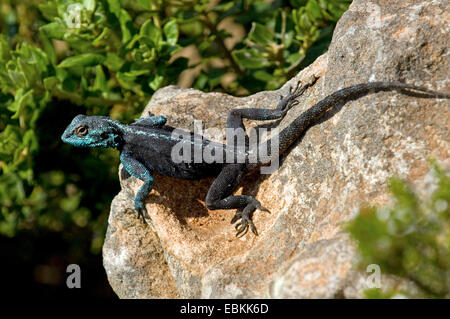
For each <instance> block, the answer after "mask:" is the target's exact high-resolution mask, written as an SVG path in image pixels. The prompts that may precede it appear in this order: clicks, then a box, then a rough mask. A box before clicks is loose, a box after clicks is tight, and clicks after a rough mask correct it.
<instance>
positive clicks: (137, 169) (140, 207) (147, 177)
mask: <svg viewBox="0 0 450 319" xmlns="http://www.w3.org/2000/svg"><path fill="white" fill-rule="evenodd" d="M120 161H121V162H122V164H123V167H124V168H125V169H126V170H127V172H128V173H130V175H132V176H134V177H136V178H139V179H140V180H141V181H143V182H144V184H143V185H142V186H141V188H139V191H138V192H137V194H136V197H135V199H134V207H135V209H136V210H137V212H138V218H139V217H140V216H142V220H143V221H144V223H147V222H146V220H145V217H146V215H147V211H146V209H145V205H144V200H145V197H147V195H148V193H150V191H151V190H152V188H153V177H152V175H151V174H150V171H149V170H148V169H147V168H146V167H145V166H144V164H142V163H141V162H139V161H138V160H136V159H135V158H133V157H132V155H131V153H130V152H127V151H123V152H122V153H121V154H120Z"/></svg>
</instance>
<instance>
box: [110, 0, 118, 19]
mask: <svg viewBox="0 0 450 319" xmlns="http://www.w3.org/2000/svg"><path fill="white" fill-rule="evenodd" d="M106 2H107V3H108V5H109V11H110V12H111V13H112V14H114V15H115V16H116V18H117V19H119V18H120V10H121V7H120V1H119V0H106Z"/></svg>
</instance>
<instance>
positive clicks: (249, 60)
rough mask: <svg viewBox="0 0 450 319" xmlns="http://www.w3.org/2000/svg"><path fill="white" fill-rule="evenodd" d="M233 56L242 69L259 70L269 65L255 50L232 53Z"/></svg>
mask: <svg viewBox="0 0 450 319" xmlns="http://www.w3.org/2000/svg"><path fill="white" fill-rule="evenodd" d="M233 56H234V58H235V59H236V61H238V63H239V64H240V65H241V66H243V67H244V68H249V69H259V68H262V67H265V66H268V65H270V63H269V62H268V61H267V58H265V57H264V56H263V55H262V54H261V53H260V52H259V51H257V50H255V49H242V50H236V51H234V52H233Z"/></svg>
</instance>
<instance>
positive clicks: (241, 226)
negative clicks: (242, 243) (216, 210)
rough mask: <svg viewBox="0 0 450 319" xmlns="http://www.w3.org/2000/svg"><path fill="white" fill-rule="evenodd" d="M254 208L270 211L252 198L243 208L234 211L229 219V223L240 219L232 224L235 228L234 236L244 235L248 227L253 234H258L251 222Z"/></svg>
mask: <svg viewBox="0 0 450 319" xmlns="http://www.w3.org/2000/svg"><path fill="white" fill-rule="evenodd" d="M256 209H259V210H262V211H264V212H268V213H270V211H269V210H268V209H267V208H265V207H264V206H262V205H261V203H260V202H259V201H257V200H256V199H253V201H252V202H251V203H250V204H248V205H247V206H246V207H245V208H244V210H242V211H238V212H236V214H235V215H234V216H233V218H232V219H231V224H234V223H236V222H237V221H238V220H239V219H240V222H239V223H237V224H236V225H235V226H234V228H235V229H236V230H237V233H236V237H242V236H244V235H245V234H246V233H247V231H248V229H249V228H250V230H251V231H252V232H253V233H254V234H255V235H257V236H258V230H257V229H256V227H255V224H253V221H252V215H253V212H254V211H255V210H256Z"/></svg>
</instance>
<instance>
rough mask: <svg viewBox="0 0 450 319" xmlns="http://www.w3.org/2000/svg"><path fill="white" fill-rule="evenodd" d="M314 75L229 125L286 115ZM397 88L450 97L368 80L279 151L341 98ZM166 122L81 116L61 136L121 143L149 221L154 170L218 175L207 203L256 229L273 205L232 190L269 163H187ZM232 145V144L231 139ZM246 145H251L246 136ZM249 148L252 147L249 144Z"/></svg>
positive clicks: (318, 107)
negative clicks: (177, 156)
mask: <svg viewBox="0 0 450 319" xmlns="http://www.w3.org/2000/svg"><path fill="white" fill-rule="evenodd" d="M315 80H316V79H315V78H314V79H312V80H311V81H310V83H307V84H305V85H303V86H302V87H299V86H297V88H296V89H295V90H293V91H292V90H290V92H289V94H288V95H287V96H286V97H284V98H282V99H281V100H280V102H279V103H278V106H277V108H276V109H273V110H272V109H258V108H248V109H234V110H231V111H230V112H229V114H228V119H227V128H234V129H239V128H242V129H244V125H243V122H242V119H243V118H248V119H251V120H262V121H264V120H275V119H282V118H283V117H284V116H285V115H286V113H287V111H288V110H289V109H290V108H291V107H292V106H294V105H296V104H298V101H297V98H298V97H299V96H300V95H301V94H302V93H303V92H304V91H305V90H306V89H307V88H308V87H309V86H311V85H312V84H313V83H314V82H315ZM392 89H408V90H415V91H419V92H423V93H427V94H429V95H431V96H435V97H440V98H447V99H448V98H450V94H446V93H440V92H435V91H432V90H428V89H426V88H423V87H418V86H413V85H407V84H403V83H399V82H369V83H362V84H358V85H355V86H352V87H348V88H344V89H342V90H339V91H336V92H334V93H333V94H331V95H329V96H327V97H326V98H325V99H323V100H322V101H320V102H318V103H317V104H315V105H314V106H313V107H311V108H310V109H308V110H307V111H305V112H304V113H302V114H301V115H300V116H299V117H298V118H296V119H295V120H294V121H293V122H292V123H291V124H289V125H288V126H287V127H286V128H285V129H283V130H282V131H281V132H279V134H278V135H277V136H275V137H276V138H278V140H279V151H278V153H279V154H282V153H284V152H285V151H286V150H287V149H288V147H289V146H290V145H291V144H293V143H294V142H295V141H296V139H297V138H298V137H299V136H300V135H301V134H302V133H303V132H304V131H305V130H307V129H308V127H310V126H311V125H312V124H313V123H314V122H316V121H317V120H318V119H319V118H321V117H322V116H323V115H324V113H326V112H327V111H328V110H330V108H332V107H333V106H334V105H336V104H337V103H339V102H343V101H347V100H348V99H350V98H353V97H356V96H359V95H360V94H364V93H368V92H369V91H370V90H392ZM165 122H166V119H165V118H164V117H162V116H150V117H148V118H145V119H139V120H137V121H136V122H135V123H133V124H130V125H125V124H121V123H119V122H117V121H113V120H111V119H109V118H107V117H99V116H84V115H78V116H77V117H75V118H74V119H73V121H72V123H71V124H70V125H69V126H68V127H67V129H66V130H65V132H64V134H63V135H62V140H63V141H64V142H66V143H69V144H72V145H74V146H80V147H115V148H117V149H118V150H119V151H120V160H121V162H122V164H123V165H124V168H125V169H126V170H127V171H128V172H129V173H130V174H131V175H133V176H135V177H137V178H139V179H140V180H142V181H143V182H144V184H143V186H142V187H141V188H140V189H139V191H138V193H137V195H136V198H135V208H136V210H137V211H138V212H139V215H142V216H143V219H144V220H145V206H144V200H145V197H146V196H147V194H148V193H149V192H150V191H151V189H152V185H153V178H152V176H151V172H157V173H159V174H162V175H167V176H171V177H175V178H182V179H201V178H207V177H213V176H217V178H216V179H215V180H214V182H213V184H212V185H211V187H210V189H209V191H208V194H207V196H206V206H207V207H208V208H209V209H239V211H238V212H237V213H236V215H235V216H234V217H233V220H232V222H233V223H234V222H236V221H237V220H239V219H241V221H240V222H239V223H238V224H237V225H236V228H237V229H238V232H237V235H239V234H244V233H245V232H246V231H247V229H248V228H249V227H250V228H251V230H252V231H253V232H254V233H255V234H257V231H256V228H255V226H254V225H253V222H252V221H251V215H252V213H253V212H254V211H255V210H256V209H261V210H264V211H268V210H267V209H265V208H264V207H262V206H261V205H260V203H259V202H258V201H257V200H256V199H254V198H253V197H251V196H247V195H238V196H233V195H232V193H233V192H234V190H235V189H236V188H237V186H238V184H239V182H240V180H241V178H242V177H243V176H244V175H245V174H246V173H247V172H248V171H250V170H253V169H255V168H257V167H259V166H261V165H263V164H267V162H264V161H262V160H259V159H258V161H257V162H256V163H254V162H253V163H250V162H249V161H248V160H247V157H246V160H245V162H243V163H237V162H236V160H235V161H234V162H232V163H229V162H226V163H222V162H212V163H207V162H205V161H202V162H200V163H195V162H194V161H193V159H192V158H191V160H190V161H188V162H181V163H180V162H174V161H173V159H172V149H173V147H174V146H175V145H176V144H177V143H179V142H180V139H179V138H176V137H174V136H173V135H172V131H173V130H174V129H173V128H172V127H170V126H167V125H165ZM187 134H188V136H189V139H187V142H188V143H191V146H192V147H194V144H195V143H197V147H200V148H201V149H202V150H204V149H205V147H206V146H207V145H210V144H211V143H212V144H211V145H215V147H216V150H217V151H218V152H223V154H224V158H225V154H226V153H227V152H232V153H234V152H235V151H236V148H235V147H233V148H231V147H228V148H227V145H223V144H220V143H216V142H211V141H209V140H207V139H205V138H203V139H202V138H201V137H200V139H199V136H195V135H194V134H192V133H187ZM245 136H246V135H245ZM227 144H229V142H228V141H227ZM246 144H248V137H247V136H246ZM259 147H264V148H266V149H269V153H270V141H268V142H265V143H262V144H261V145H260V146H259ZM245 150H246V151H248V148H246V149H245ZM269 155H270V154H269ZM234 159H236V156H234Z"/></svg>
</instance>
